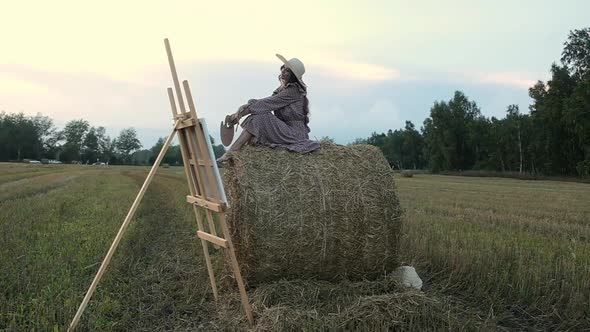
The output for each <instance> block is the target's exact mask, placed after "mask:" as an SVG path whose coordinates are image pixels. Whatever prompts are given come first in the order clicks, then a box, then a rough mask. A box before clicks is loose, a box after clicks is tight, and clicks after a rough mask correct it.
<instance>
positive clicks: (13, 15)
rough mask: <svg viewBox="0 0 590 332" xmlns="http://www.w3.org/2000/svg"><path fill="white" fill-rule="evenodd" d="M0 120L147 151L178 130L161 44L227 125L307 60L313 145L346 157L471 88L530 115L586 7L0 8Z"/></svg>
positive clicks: (69, 4) (209, 111) (478, 98)
mask: <svg viewBox="0 0 590 332" xmlns="http://www.w3.org/2000/svg"><path fill="white" fill-rule="evenodd" d="M0 8H2V10H1V11H0V37H1V39H0V40H1V41H2V44H1V46H0V111H6V112H24V113H25V114H28V115H35V114H37V113H41V114H43V115H47V116H49V117H51V118H53V119H54V121H55V123H56V125H58V126H59V127H63V125H64V124H65V123H66V122H67V121H69V120H73V119H80V118H82V119H86V120H88V121H89V122H90V123H91V125H94V126H104V127H106V128H107V133H108V134H109V135H111V137H115V136H117V135H118V133H119V131H120V130H121V129H123V128H127V127H134V128H135V129H136V130H137V132H138V135H139V138H140V140H141V141H142V144H143V146H144V147H145V148H149V147H151V146H152V145H153V144H154V143H155V142H156V140H157V139H158V137H161V136H166V135H168V134H169V133H170V130H171V127H172V119H171V114H172V113H171V110H170V104H169V102H168V97H167V93H166V88H167V87H170V86H172V78H171V75H170V71H169V67H168V63H167V58H166V52H165V49H164V42H163V40H164V38H168V39H169V40H170V42H171V45H172V52H173V54H174V58H175V60H176V66H177V71H178V74H179V77H180V79H181V80H185V79H186V80H188V81H189V84H190V86H191V90H192V93H193V98H194V100H195V103H196V106H197V113H198V115H199V117H204V118H205V119H206V120H207V123H208V127H209V130H210V131H211V135H212V136H213V137H214V138H215V140H216V141H217V142H219V131H218V128H219V127H218V123H219V122H220V121H221V120H222V119H223V118H224V117H225V115H226V114H229V113H233V112H235V111H236V110H237V108H238V107H239V106H240V105H242V104H244V103H245V102H246V101H247V100H248V99H251V98H256V99H259V98H263V97H266V96H268V95H270V94H271V93H272V91H273V90H274V89H275V88H276V87H277V86H278V80H277V76H278V74H279V67H280V66H281V64H282V63H281V62H280V61H279V60H278V59H277V58H276V57H275V53H280V54H282V55H284V56H285V57H286V58H287V59H290V58H293V57H297V58H299V59H300V60H301V61H302V62H303V63H304V64H305V68H306V73H305V75H304V76H303V80H304V81H305V82H306V84H307V85H308V97H309V100H310V110H311V122H310V127H311V129H312V131H311V133H310V136H311V138H312V139H314V138H317V139H320V138H321V137H323V136H329V137H331V138H333V139H335V140H336V142H337V143H341V144H346V143H349V142H351V141H353V140H354V139H355V138H360V137H368V136H370V135H371V133H372V132H386V131H387V130H389V129H393V130H395V129H398V128H402V127H403V126H404V124H405V121H406V120H410V121H412V122H413V123H414V124H415V125H416V127H417V128H420V126H421V125H422V122H423V120H424V119H425V118H426V117H428V115H429V111H430V108H431V107H432V105H433V103H434V102H435V101H440V100H449V99H450V98H452V96H453V93H454V91H456V90H460V91H463V92H464V93H465V94H466V95H467V96H468V97H469V98H470V99H471V100H474V101H475V102H477V104H478V105H479V106H480V108H481V111H482V113H483V114H484V115H485V116H487V117H491V116H495V117H503V116H504V114H505V110H506V107H507V106H508V105H510V104H517V105H519V106H520V109H521V111H522V112H527V111H528V105H529V104H530V102H531V100H530V98H529V97H528V87H530V86H532V85H533V84H534V83H535V82H536V81H537V80H547V79H548V78H549V68H550V66H551V63H552V62H556V61H559V58H560V54H561V51H562V48H563V43H564V41H565V40H566V39H567V35H568V33H569V31H570V30H572V29H580V28H583V27H586V26H588V24H590V23H589V21H588V18H589V17H590V16H588V13H590V2H589V1H574V0H564V1H542V0H534V1H529V0H523V1H504V0H498V1H477V0H470V1H463V0H447V1H427V0H423V1H412V2H411V1H391V0H390V1H345V0H341V1H318V0H316V1H311V0H301V1H296V2H278V1H254V0H252V1H172V0H168V1H110V0H103V1H59V0H54V1H26V0H23V1H7V0H0Z"/></svg>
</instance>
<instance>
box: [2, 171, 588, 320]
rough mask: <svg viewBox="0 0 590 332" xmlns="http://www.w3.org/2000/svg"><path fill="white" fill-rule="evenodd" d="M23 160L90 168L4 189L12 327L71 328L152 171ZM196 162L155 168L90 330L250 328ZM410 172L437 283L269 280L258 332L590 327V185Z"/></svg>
mask: <svg viewBox="0 0 590 332" xmlns="http://www.w3.org/2000/svg"><path fill="white" fill-rule="evenodd" d="M20 166H22V165H15V164H0V181H2V180H1V179H5V178H7V174H10V176H14V178H13V179H16V180H14V181H18V180H20V179H25V178H32V177H34V176H39V175H42V174H40V172H44V173H45V174H52V173H55V176H56V177H55V178H53V179H59V178H60V177H61V176H62V175H61V173H67V174H74V173H75V174H76V175H77V177H75V178H72V179H70V180H69V181H64V182H62V183H60V186H59V188H56V189H55V190H44V189H43V188H44V187H50V186H51V185H52V184H51V183H52V182H51V181H47V182H44V183H43V184H40V185H39V186H38V187H36V188H34V190H33V189H32V191H31V193H34V194H33V195H20V196H19V195H17V192H16V190H20V189H17V188H18V187H19V186H16V185H12V186H8V187H5V188H8V189H5V191H2V192H1V194H2V195H3V197H7V198H9V199H4V200H2V201H0V262H1V263H2V269H0V330H7V331H21V330H39V331H48V330H55V331H63V330H65V328H66V327H67V325H68V324H69V320H70V319H71V318H72V317H73V315H74V313H75V310H76V309H77V306H78V305H79V304H80V302H81V300H82V297H83V295H84V292H85V291H86V289H87V287H88V286H89V284H90V281H91V279H92V278H93V276H94V274H95V273H96V271H97V270H98V265H99V264H100V261H101V260H102V258H103V257H104V254H105V253H106V251H107V249H108V247H109V245H110V243H111V241H112V239H113V238H114V236H115V234H116V232H117V230H118V227H119V226H120V224H121V222H122V221H123V218H124V217H125V214H126V213H127V210H128V208H129V207H130V205H131V202H132V200H133V198H134V196H135V194H136V193H137V191H138V190H139V185H140V184H141V181H142V180H143V178H144V177H145V176H146V175H147V168H145V167H112V166H109V167H105V168H96V167H91V166H86V167H83V166H70V165H61V166H50V167H49V168H44V167H47V166H48V165H35V166H32V165H27V166H26V167H20ZM19 167H20V168H19ZM32 167H36V168H32ZM7 169H9V171H7V172H4V171H5V170H7ZM19 170H20V172H19ZM33 170H34V171H33ZM21 172H22V173H23V174H21ZM182 174H183V172H182V170H181V169H180V168H175V167H171V168H169V169H161V170H160V173H159V175H158V176H156V178H155V179H154V183H153V185H152V187H151V188H150V189H149V190H148V192H147V193H146V197H145V198H144V200H145V201H144V203H143V204H142V205H141V207H140V209H139V211H138V215H137V218H136V220H134V222H133V223H132V224H131V226H130V228H129V230H128V233H127V234H126V236H125V237H124V239H123V241H122V243H121V247H120V249H119V251H117V253H116V254H115V256H114V258H113V261H112V263H111V266H110V267H109V269H108V270H107V272H106V274H105V278H104V279H103V282H102V283H101V284H100V285H99V287H98V289H97V292H96V293H95V296H94V297H93V299H92V300H91V302H90V305H89V307H88V309H87V311H86V313H85V314H84V317H83V321H82V325H81V327H82V329H81V330H82V331H85V330H88V331H89V330H92V331H105V330H106V331H146V330H149V331H169V330H181V331H183V330H192V331H194V330H207V331H222V330H231V329H234V328H236V329H238V330H240V329H245V328H246V325H245V322H244V321H243V320H244V319H243V316H241V309H240V306H239V302H238V299H237V297H236V296H235V295H234V294H228V293H223V296H224V298H223V299H222V309H223V310H221V312H220V311H218V307H219V306H218V305H216V304H215V302H214V301H213V299H212V294H211V291H210V289H209V282H208V280H207V272H206V268H205V266H204V261H203V257H202V255H201V246H200V244H199V243H198V242H197V240H196V237H195V231H196V226H195V222H194V216H193V215H192V210H191V208H190V206H188V204H186V203H185V195H186V188H187V186H186V183H185V182H184V180H183V175H182ZM11 181H12V180H11ZM11 181H3V182H2V183H10V182H11ZM395 181H396V186H397V190H398V191H399V197H400V201H401V206H402V207H403V208H404V210H405V218H406V219H405V227H404V230H403V233H402V234H403V236H402V237H401V239H400V246H401V251H400V252H401V253H402V254H401V256H400V259H401V261H402V263H405V264H411V265H413V266H415V267H416V268H417V270H418V272H419V273H420V276H421V277H422V278H423V280H424V285H425V286H424V288H423V292H414V291H406V290H401V289H399V288H398V287H397V286H396V285H395V283H392V282H391V281H390V280H388V279H387V278H381V279H376V280H373V281H357V282H349V283H341V284H333V283H330V282H327V281H301V280H292V281H281V280H279V281H275V282H271V283H265V284H261V285H260V286H258V287H254V288H252V289H250V290H249V293H250V295H251V297H252V301H253V304H254V310H255V312H256V314H257V318H258V320H257V326H256V329H257V330H260V331H264V330H269V329H271V328H273V327H285V328H288V327H294V328H300V327H301V328H303V327H307V328H309V329H316V328H318V327H319V326H326V327H333V328H334V330H339V329H340V330H342V329H344V328H343V326H344V325H343V324H345V326H350V327H358V328H361V327H362V328H365V327H366V328H368V327H377V328H376V329H385V328H386V327H392V326H395V328H396V329H398V330H410V331H423V330H462V329H463V330H469V331H473V330H572V331H578V330H588V329H590V321H589V320H588V318H587V317H589V316H590V314H589V312H588V305H587V303H589V302H590V299H589V297H590V295H589V294H588V290H589V289H590V285H588V280H590V271H589V270H588V269H589V266H590V243H589V241H590V237H589V236H588V234H589V233H590V224H589V223H590V205H589V204H588V197H590V186H589V185H587V184H579V183H565V182H558V181H548V182H545V181H523V180H512V179H499V178H476V177H473V178H467V177H452V176H432V175H425V174H415V175H414V177H412V178H403V177H396V179H395ZM33 182H34V181H31V183H33ZM11 193H12V194H11ZM17 196H18V197H17ZM217 268H218V270H220V268H221V267H220V266H218V267H217ZM399 303H404V304H409V305H406V306H400V305H399ZM355 312H356V313H357V314H356V315H355V314H354V313H355ZM340 320H341V321H342V322H341V323H338V321H340ZM349 324H350V325H349Z"/></svg>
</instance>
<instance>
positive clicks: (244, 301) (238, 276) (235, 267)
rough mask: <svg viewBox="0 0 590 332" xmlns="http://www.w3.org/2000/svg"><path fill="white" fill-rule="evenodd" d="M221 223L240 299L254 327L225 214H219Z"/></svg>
mask: <svg viewBox="0 0 590 332" xmlns="http://www.w3.org/2000/svg"><path fill="white" fill-rule="evenodd" d="M219 223H220V224H221V229H222V230H223V237H224V238H225V240H226V241H227V248H228V249H229V250H228V251H229V258H230V260H231V262H230V263H231V267H232V270H233V271H234V275H235V276H236V282H237V283H238V289H239V291H240V299H241V300H242V306H243V307H244V311H245V312H246V317H247V318H248V322H249V323H250V326H254V316H252V307H251V306H250V301H249V300H248V293H246V286H245V285H244V279H242V272H241V271H240V266H239V265H238V259H237V258H236V251H235V249H234V244H233V242H232V240H231V234H230V232H229V227H228V226H227V222H226V221H225V213H220V214H219Z"/></svg>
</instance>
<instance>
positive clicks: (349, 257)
mask: <svg viewBox="0 0 590 332" xmlns="http://www.w3.org/2000/svg"><path fill="white" fill-rule="evenodd" d="M224 182H225V188H226V191H227V195H228V199H229V203H230V206H231V210H230V212H229V214H228V223H229V225H230V228H231V231H232V240H233V242H234V245H235V248H236V254H237V258H238V262H239V264H240V267H241V270H242V274H243V276H244V279H245V281H246V282H247V283H248V285H255V284H257V283H261V282H268V281H273V280H278V279H300V278H302V279H320V280H342V279H349V280H359V279H372V278H376V277H381V276H383V275H384V274H385V273H387V272H390V271H393V270H394V269H395V268H396V267H397V266H398V242H399V235H400V228H401V213H402V211H401V208H400V204H399V200H398V197H397V194H396V190H395V183H394V178H393V171H392V170H391V168H390V167H389V165H388V163H387V161H386V160H385V157H384V156H383V154H382V153H381V151H380V150H379V149H378V148H376V147H374V146H370V145H352V146H341V145H336V144H328V143H326V144H322V146H321V148H320V149H319V150H318V151H315V152H313V153H309V154H296V153H293V152H289V151H286V150H283V149H271V148H268V147H260V146H246V147H245V148H244V149H242V150H240V151H238V152H237V153H235V154H234V156H233V157H232V159H230V162H229V164H228V165H227V166H226V167H225V169H224ZM226 276H227V274H226Z"/></svg>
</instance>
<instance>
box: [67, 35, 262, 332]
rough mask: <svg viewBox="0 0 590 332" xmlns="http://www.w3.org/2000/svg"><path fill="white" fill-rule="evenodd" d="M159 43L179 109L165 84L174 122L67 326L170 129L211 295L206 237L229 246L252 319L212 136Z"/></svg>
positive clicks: (118, 238)
mask: <svg viewBox="0 0 590 332" xmlns="http://www.w3.org/2000/svg"><path fill="white" fill-rule="evenodd" d="M164 44H165V46H166V53H167V55H168V63H169V64H170V71H171V72H172V79H173V81H174V89H175V91H176V97H177V100H178V106H179V108H180V112H178V109H177V107H176V100H175V98H174V91H173V90H172V88H168V99H169V100H170V106H171V108H172V116H173V119H174V121H175V123H174V128H173V129H172V132H171V133H170V135H169V136H168V138H167V139H166V141H165V142H164V145H163V146H162V149H161V150H160V153H159V154H158V157H157V158H156V161H155V162H154V165H153V166H152V168H151V170H150V172H149V173H148V176H147V177H146V179H145V181H144V183H143V186H142V187H141V189H140V190H139V193H138V194H137V197H136V198H135V201H134V202H133V204H132V205H131V208H130V209H129V212H128V213H127V216H126V217H125V220H124V221H123V224H122V225H121V228H120V229H119V232H118V233H117V236H116V237H115V240H114V241H113V243H112V244H111V247H110V249H109V251H108V253H107V255H106V256H105V258H104V260H103V261H102V264H101V266H100V268H99V269H98V272H97V273H96V276H95V277H94V280H93V281H92V284H91V285H90V287H89V288H88V291H87V292H86V295H85V296H84V299H83V300H82V303H81V304H80V307H79V308H78V311H77V312H76V315H75V316H74V318H73V319H72V322H71V323H70V326H69V328H68V331H74V329H75V328H76V326H77V325H78V322H79V320H80V317H81V316H82V313H83V312H84V310H85V309H86V306H87V305H88V301H89V300H90V298H91V297H92V294H93V293H94V290H95V289H96V286H97V284H98V282H99V281H100V279H101V278H102V275H103V274H104V272H105V270H106V268H107V266H108V264H109V262H110V261H111V258H112V256H113V254H114V252H115V250H116V249H117V246H118V245H119V242H120V241H121V238H122V236H123V233H124V232H125V230H126V229H127V227H128V226H129V223H130V222H131V219H132V218H133V216H134V215H135V211H136V210H137V207H138V206H139V203H140V202H141V199H142V198H143V196H144V194H145V191H146V190H147V188H148V186H149V184H150V182H151V181H152V179H153V177H154V175H155V174H156V171H157V169H158V166H159V165H160V163H161V162H162V159H163V158H164V155H165V154H166V151H167V150H168V147H169V146H170V143H171V141H172V138H173V137H174V135H175V134H178V138H179V142H180V150H181V152H182V160H183V163H184V172H185V174H186V178H187V181H188V186H189V192H190V195H188V196H186V200H187V202H188V203H190V204H192V206H193V211H194V213H195V217H196V220H197V227H198V231H197V237H198V238H200V239H201V244H202V246H203V253H204V256H205V263H206V264H207V271H208V273H209V281H210V282H211V289H212V290H213V296H214V297H215V300H217V299H218V297H219V295H218V290H217V284H216V282H215V275H214V272H213V266H212V264H211V257H210V256H209V246H208V244H207V242H211V243H212V244H213V245H214V248H216V249H220V248H222V249H224V250H227V251H228V252H227V253H228V256H229V259H230V265H231V268H232V270H233V273H234V276H235V278H236V281H237V283H238V289H239V292H240V299H241V301H242V306H243V308H244V312H245V314H246V317H247V318H248V322H249V323H250V325H253V324H254V317H253V316H252V308H251V307H250V302H249V299H248V294H247V293H246V288H245V286H244V280H243V278H242V274H241V272H240V267H239V265H238V260H237V258H236V253H235V250H234V245H233V243H232V241H231V235H230V231H229V227H228V225H227V222H226V213H227V211H228V210H229V205H228V203H227V198H226V196H225V190H224V188H223V183H222V181H221V177H220V175H219V170H218V169H217V164H216V161H215V156H214V154H213V148H212V147H211V142H210V140H209V132H208V130H207V125H206V122H205V121H204V120H203V119H199V118H197V111H196V108H195V105H194V102H193V97H192V94H191V91H190V88H189V85H188V82H187V81H186V80H185V81H183V82H182V86H183V88H184V93H185V96H186V100H187V103H188V108H189V110H188V111H187V110H186V108H185V104H184V99H183V96H182V91H181V89H180V83H179V81H178V74H177V73H176V66H175V64H174V58H173V57H172V50H171V49H170V43H169V42H168V39H164ZM201 209H202V210H204V212H205V215H206V218H207V226H208V230H209V231H208V232H207V231H206V230H205V228H204V224H203V216H202V214H201V211H202V210H201ZM214 213H215V214H217V215H218V217H219V225H220V226H221V231H222V233H223V238H222V237H219V236H217V231H216V228H215V223H214V220H213V214H214Z"/></svg>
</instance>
